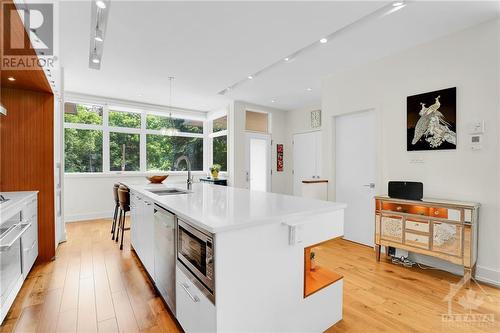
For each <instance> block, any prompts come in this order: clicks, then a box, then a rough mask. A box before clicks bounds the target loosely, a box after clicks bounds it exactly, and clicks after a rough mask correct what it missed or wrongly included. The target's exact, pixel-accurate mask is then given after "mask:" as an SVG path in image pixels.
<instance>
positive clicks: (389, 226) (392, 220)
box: [380, 215, 403, 243]
mask: <svg viewBox="0 0 500 333" xmlns="http://www.w3.org/2000/svg"><path fill="white" fill-rule="evenodd" d="M381 220H382V222H381V226H380V229H381V230H380V237H381V238H383V239H386V240H390V241H394V242H399V243H401V242H402V241H403V217H402V216H393V215H382V219H381Z"/></svg>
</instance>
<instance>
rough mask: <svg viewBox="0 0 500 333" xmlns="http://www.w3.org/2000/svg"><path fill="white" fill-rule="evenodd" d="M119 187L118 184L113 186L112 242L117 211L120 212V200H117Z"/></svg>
mask: <svg viewBox="0 0 500 333" xmlns="http://www.w3.org/2000/svg"><path fill="white" fill-rule="evenodd" d="M119 187H120V184H119V183H115V184H114V185H113V197H114V199H115V212H114V214H113V224H112V225H111V233H112V234H113V236H112V237H111V239H112V240H114V239H115V231H116V223H117V221H118V211H119V210H120V200H119V199H118V188H119Z"/></svg>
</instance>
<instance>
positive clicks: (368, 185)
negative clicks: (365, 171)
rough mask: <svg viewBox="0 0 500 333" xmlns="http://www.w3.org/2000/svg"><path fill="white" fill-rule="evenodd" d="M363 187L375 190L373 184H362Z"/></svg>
mask: <svg viewBox="0 0 500 333" xmlns="http://www.w3.org/2000/svg"><path fill="white" fill-rule="evenodd" d="M363 186H364V187H369V188H375V183H370V184H364V185H363Z"/></svg>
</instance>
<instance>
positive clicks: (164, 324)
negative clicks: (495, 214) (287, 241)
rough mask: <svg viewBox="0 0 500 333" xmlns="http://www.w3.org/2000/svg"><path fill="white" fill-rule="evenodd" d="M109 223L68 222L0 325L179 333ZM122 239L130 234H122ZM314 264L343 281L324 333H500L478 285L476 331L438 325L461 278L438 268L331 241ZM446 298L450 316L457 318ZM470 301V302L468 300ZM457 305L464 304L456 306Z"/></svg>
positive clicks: (489, 293)
mask: <svg viewBox="0 0 500 333" xmlns="http://www.w3.org/2000/svg"><path fill="white" fill-rule="evenodd" d="M109 230H110V221H109V220H96V221H90V222H79V223H69V224H67V233H68V242H66V243H64V244H61V245H60V246H59V248H58V249H57V260H55V261H53V262H50V263H45V264H37V265H36V266H35V267H34V268H33V269H32V271H31V273H30V274H29V276H28V279H27V280H26V282H25V284H24V285H23V288H22V289H21V291H20V293H19V295H18V297H17V298H16V300H15V302H14V304H13V306H12V308H11V310H10V312H9V313H8V315H7V318H6V320H5V321H4V323H3V325H2V326H0V332H1V333H4V332H5V333H7V332H23V333H24V332H42V333H45V332H77V331H78V332H97V331H98V332H119V331H120V332H180V331H182V330H181V329H180V327H178V326H177V323H176V321H175V320H174V319H173V317H172V315H171V314H170V313H169V312H168V310H167V309H166V307H165V305H164V304H163V302H162V301H161V299H160V298H159V296H158V295H157V294H156V292H155V291H154V288H153V286H152V285H151V283H150V282H149V280H148V278H147V276H146V274H145V272H144V271H143V269H142V266H141V265H140V263H139V262H138V261H137V259H136V257H135V254H133V252H131V251H130V245H129V244H130V243H129V240H128V237H126V240H125V242H124V249H123V251H120V250H119V247H118V245H117V244H116V243H114V242H112V241H111V236H110V233H109ZM126 236H129V233H128V232H127V233H126ZM316 254H317V262H318V264H319V265H325V266H329V267H330V268H332V269H333V270H335V271H336V272H338V273H340V274H342V275H344V319H343V320H342V321H341V322H339V323H337V325H335V326H333V327H331V328H330V329H329V330H328V332H331V333H337V332H499V331H500V323H499V321H500V289H496V288H493V287H490V286H486V285H481V288H483V289H484V292H485V293H486V294H483V291H482V290H481V288H480V287H478V286H477V285H473V286H472V290H473V291H474V292H476V293H477V294H475V295H472V294H469V296H470V297H469V299H479V300H480V301H479V302H478V304H479V303H481V302H482V303H481V304H480V306H479V308H477V309H475V310H472V313H481V314H493V315H494V317H495V321H494V322H493V323H491V324H488V323H483V324H482V325H479V324H478V323H475V324H464V325H463V326H460V325H458V324H455V325H454V326H452V325H450V324H443V323H442V321H441V314H446V313H447V311H448V304H447V302H445V301H443V298H444V297H445V296H446V295H447V293H448V292H449V290H450V285H449V283H450V282H452V283H455V282H457V281H459V280H460V277H457V276H454V275H452V274H449V273H445V272H441V271H437V270H421V269H418V268H412V269H408V268H404V267H400V266H396V265H393V264H391V263H388V262H383V261H382V262H380V263H377V262H376V261H375V259H374V252H373V250H372V249H371V248H368V247H365V246H361V245H358V244H354V243H351V242H348V241H344V240H334V241H330V242H327V243H325V244H323V245H321V246H320V247H319V248H317V249H316ZM466 295H467V294H466V291H465V289H463V290H460V291H459V292H458V294H457V295H455V297H454V298H453V304H452V306H453V307H452V309H453V311H454V313H464V310H463V307H462V306H461V305H460V303H459V302H460V300H463V298H461V297H463V296H466ZM472 296H475V298H471V297H472ZM462 303H463V302H462Z"/></svg>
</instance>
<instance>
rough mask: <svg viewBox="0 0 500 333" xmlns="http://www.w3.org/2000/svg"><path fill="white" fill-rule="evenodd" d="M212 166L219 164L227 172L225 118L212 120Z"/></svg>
mask: <svg viewBox="0 0 500 333" xmlns="http://www.w3.org/2000/svg"><path fill="white" fill-rule="evenodd" d="M210 137H211V139H212V140H211V141H212V142H211V143H212V164H219V165H220V166H221V171H227V116H223V117H220V118H217V119H214V120H212V133H211V134H210Z"/></svg>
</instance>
